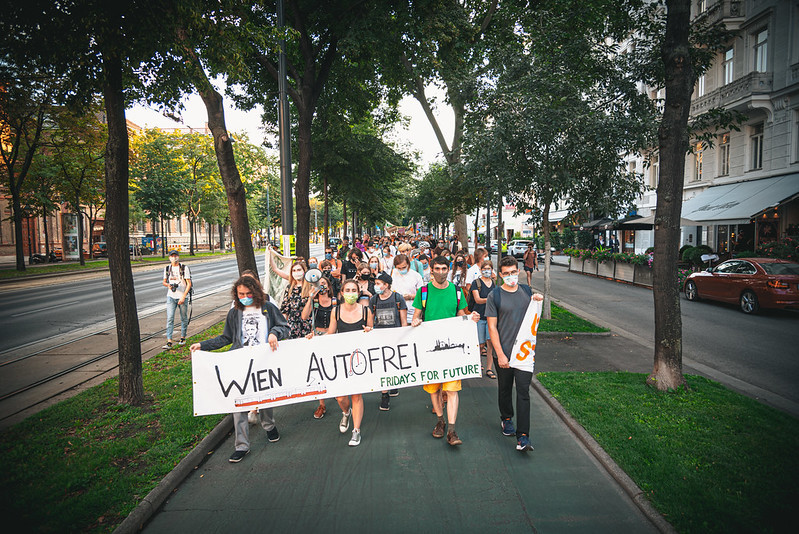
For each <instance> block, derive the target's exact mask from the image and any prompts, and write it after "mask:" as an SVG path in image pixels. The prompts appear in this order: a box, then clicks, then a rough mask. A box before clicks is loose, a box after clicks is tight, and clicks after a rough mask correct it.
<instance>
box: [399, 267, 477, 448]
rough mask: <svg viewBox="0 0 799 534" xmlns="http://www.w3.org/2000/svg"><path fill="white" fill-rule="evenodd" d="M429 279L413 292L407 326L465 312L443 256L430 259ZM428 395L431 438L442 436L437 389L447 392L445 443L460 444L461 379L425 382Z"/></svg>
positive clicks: (442, 415) (440, 404)
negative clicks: (432, 419)
mask: <svg viewBox="0 0 799 534" xmlns="http://www.w3.org/2000/svg"><path fill="white" fill-rule="evenodd" d="M430 263H431V264H432V270H433V279H432V280H431V282H430V283H429V284H427V285H426V286H424V287H423V288H420V289H419V290H417V291H416V298H415V299H414V300H413V307H414V312H413V320H412V321H411V326H419V325H420V324H422V322H423V321H435V320H436V319H447V318H449V317H455V316H458V315H466V304H467V303H466V300H467V299H466V297H465V296H464V295H463V291H462V290H461V289H460V288H459V287H457V286H456V285H455V284H453V283H451V282H449V281H448V280H447V274H449V261H447V258H445V257H444V256H437V257H435V258H434V259H433V260H432V261H431V262H430ZM423 292H426V294H427V295H426V299H423V298H422V293H423ZM472 319H473V320H474V321H475V322H476V321H478V320H480V314H478V313H476V312H475V313H472ZM422 387H423V388H424V390H425V391H426V392H428V393H429V394H430V400H431V401H432V403H433V410H435V412H436V415H437V416H438V422H437V423H436V426H435V428H434V429H433V437H434V438H443V437H444V428H445V427H446V426H447V425H446V423H445V422H444V402H443V400H442V396H441V392H442V391H444V392H445V393H446V395H447V419H448V421H449V429H448V431H447V443H449V444H450V445H460V444H461V443H463V441H461V439H460V438H459V437H458V434H456V433H455V420H456V419H457V418H458V392H459V391H460V390H461V381H460V380H452V381H450V382H444V383H443V384H426V385H424V386H422Z"/></svg>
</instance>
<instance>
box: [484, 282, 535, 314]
mask: <svg viewBox="0 0 799 534" xmlns="http://www.w3.org/2000/svg"><path fill="white" fill-rule="evenodd" d="M519 289H521V290H522V291H524V294H525V295H527V297H528V298H530V297H532V296H533V288H531V287H530V286H528V285H525V284H519ZM491 294H492V295H494V307H495V308H496V309H497V317H499V306H500V303H501V302H502V291H500V289H499V286H497V287H495V288H494V289H493V290H492V291H491Z"/></svg>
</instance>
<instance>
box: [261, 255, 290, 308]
mask: <svg viewBox="0 0 799 534" xmlns="http://www.w3.org/2000/svg"><path fill="white" fill-rule="evenodd" d="M270 256H271V259H272V261H271V262H270V261H269V259H270ZM264 257H265V258H266V267H265V269H264V281H263V284H264V293H266V294H267V295H269V298H270V299H271V300H272V302H273V303H274V304H275V306H277V307H278V308H279V307H280V304H281V303H282V302H283V294H284V293H285V292H286V287H288V285H289V282H288V280H286V279H285V278H283V277H282V276H280V275H279V274H277V273H276V272H275V271H274V270H272V263H274V264H275V266H277V268H278V269H281V270H283V271H285V272H288V270H289V268H290V267H291V262H292V259H291V258H289V257H287V256H281V255H280V254H278V253H277V251H276V250H275V249H273V248H272V247H266V254H265V255H264Z"/></svg>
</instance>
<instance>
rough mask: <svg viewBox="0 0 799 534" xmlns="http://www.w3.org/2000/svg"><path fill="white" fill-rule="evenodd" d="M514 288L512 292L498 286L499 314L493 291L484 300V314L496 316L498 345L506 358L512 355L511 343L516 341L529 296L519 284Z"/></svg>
mask: <svg viewBox="0 0 799 534" xmlns="http://www.w3.org/2000/svg"><path fill="white" fill-rule="evenodd" d="M516 288H517V289H516V291H512V292H511V291H505V290H504V289H502V288H501V287H500V288H499V291H502V302H501V303H500V309H499V315H497V305H496V304H495V303H494V292H493V291H492V292H491V293H490V294H489V295H488V301H487V302H486V313H485V316H486V317H496V318H497V331H498V332H499V341H500V345H502V352H504V353H505V356H507V357H508V358H510V357H511V356H512V354H510V352H511V351H512V350H513V344H514V343H515V342H516V335H517V334H518V333H519V328H520V327H521V326H522V320H524V314H525V313H527V306H529V305H530V297H528V296H527V294H526V293H525V292H524V291H522V289H521V288H520V287H519V286H516Z"/></svg>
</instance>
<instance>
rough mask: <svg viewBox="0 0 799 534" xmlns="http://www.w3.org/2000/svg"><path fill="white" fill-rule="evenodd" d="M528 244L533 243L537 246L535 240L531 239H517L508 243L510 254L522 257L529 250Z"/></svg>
mask: <svg viewBox="0 0 799 534" xmlns="http://www.w3.org/2000/svg"><path fill="white" fill-rule="evenodd" d="M527 245H533V248H535V242H534V241H532V240H530V239H515V240H513V241H511V242H510V245H508V254H510V255H511V256H513V257H514V258H522V257H524V253H525V252H527Z"/></svg>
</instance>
